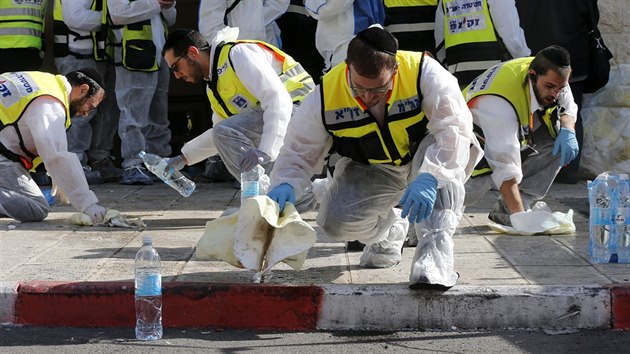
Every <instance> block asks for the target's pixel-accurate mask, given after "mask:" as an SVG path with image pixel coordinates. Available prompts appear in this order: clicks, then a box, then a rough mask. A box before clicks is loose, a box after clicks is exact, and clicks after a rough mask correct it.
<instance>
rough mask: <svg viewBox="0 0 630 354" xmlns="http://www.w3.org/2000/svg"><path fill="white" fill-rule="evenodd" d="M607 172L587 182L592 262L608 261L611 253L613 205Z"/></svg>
mask: <svg viewBox="0 0 630 354" xmlns="http://www.w3.org/2000/svg"><path fill="white" fill-rule="evenodd" d="M611 181H612V178H611V177H610V176H608V174H600V175H599V176H597V178H596V179H595V180H594V181H589V182H588V199H589V206H590V218H589V236H590V242H589V253H590V256H591V261H592V262H594V263H608V262H610V257H611V256H612V254H613V250H612V244H611V241H612V240H611V237H610V236H611V231H612V230H613V206H612V198H611V189H610V188H609V183H610V182H611Z"/></svg>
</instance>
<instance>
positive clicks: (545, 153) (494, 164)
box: [464, 45, 579, 226]
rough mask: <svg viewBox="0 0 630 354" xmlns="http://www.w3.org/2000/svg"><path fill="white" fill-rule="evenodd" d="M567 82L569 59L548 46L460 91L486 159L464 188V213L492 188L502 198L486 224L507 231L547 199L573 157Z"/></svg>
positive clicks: (573, 106)
mask: <svg viewBox="0 0 630 354" xmlns="http://www.w3.org/2000/svg"><path fill="white" fill-rule="evenodd" d="M570 76H571V66H570V56H569V52H568V51H567V50H566V49H564V48H562V47H560V46H556V45H553V46H550V47H547V48H544V49H542V50H541V51H540V52H538V54H537V55H536V56H535V57H527V58H519V59H514V60H510V61H507V62H505V63H502V64H499V65H496V66H494V67H492V68H490V69H488V70H486V72H484V73H483V74H482V75H480V76H478V77H477V78H476V79H474V80H473V81H472V82H471V83H470V85H468V87H466V89H465V90H464V97H465V99H466V101H467V102H468V107H469V108H470V111H471V112H472V114H473V120H474V124H475V133H476V134H477V135H478V137H479V140H480V142H481V143H482V145H484V152H485V154H484V155H485V157H484V160H482V161H481V162H480V163H479V164H478V165H477V167H476V169H475V172H474V173H473V177H472V178H471V179H470V180H469V181H468V182H467V183H466V202H465V204H466V205H468V204H472V203H473V202H474V201H476V200H479V199H481V196H482V195H483V194H485V193H486V192H487V191H488V190H490V189H491V188H492V186H493V185H494V187H495V188H497V189H498V190H499V192H500V197H499V200H498V201H497V203H496V204H495V205H494V207H493V208H492V210H491V211H490V214H489V215H488V218H489V219H490V220H491V221H494V222H496V223H499V224H502V225H508V226H511V225H512V222H511V218H512V217H513V216H514V215H515V214H516V213H521V212H525V211H527V210H528V209H529V207H530V206H531V203H532V202H534V201H535V200H537V199H542V198H543V197H544V196H545V194H547V191H548V190H549V187H550V186H551V184H552V183H553V180H554V178H555V176H556V174H557V173H558V171H559V170H560V168H561V167H562V166H564V165H566V164H568V163H569V162H571V160H573V159H575V157H576V156H577V154H578V151H579V148H578V143H577V140H576V137H575V117H576V115H577V105H576V104H575V102H574V99H573V95H572V93H571V89H570V87H569V85H568V83H569V77H570Z"/></svg>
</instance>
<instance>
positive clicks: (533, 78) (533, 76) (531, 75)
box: [527, 69, 536, 81]
mask: <svg viewBox="0 0 630 354" xmlns="http://www.w3.org/2000/svg"><path fill="white" fill-rule="evenodd" d="M527 76H528V77H529V80H530V81H536V72H535V71H534V70H533V69H529V70H528V71H527Z"/></svg>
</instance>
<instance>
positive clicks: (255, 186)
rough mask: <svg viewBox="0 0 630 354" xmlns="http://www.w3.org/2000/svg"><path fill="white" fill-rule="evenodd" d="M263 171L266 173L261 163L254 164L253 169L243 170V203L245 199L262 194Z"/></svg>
mask: <svg viewBox="0 0 630 354" xmlns="http://www.w3.org/2000/svg"><path fill="white" fill-rule="evenodd" d="M261 170H262V171H261ZM262 173H264V169H263V168H262V166H260V165H256V166H254V168H252V169H251V170H248V171H245V172H241V205H243V202H244V201H245V199H248V198H251V197H255V196H257V195H259V194H260V176H261V175H262Z"/></svg>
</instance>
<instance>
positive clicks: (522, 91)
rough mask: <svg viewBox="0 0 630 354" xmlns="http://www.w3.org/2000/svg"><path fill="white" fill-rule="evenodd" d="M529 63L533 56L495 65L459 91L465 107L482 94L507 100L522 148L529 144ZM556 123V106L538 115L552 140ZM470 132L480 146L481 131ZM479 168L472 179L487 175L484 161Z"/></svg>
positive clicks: (555, 130)
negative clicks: (516, 118) (516, 124)
mask: <svg viewBox="0 0 630 354" xmlns="http://www.w3.org/2000/svg"><path fill="white" fill-rule="evenodd" d="M532 60H534V58H533V57H526V58H518V59H513V60H510V61H506V62H504V63H501V64H499V65H495V66H493V67H492V68H490V69H488V70H486V71H485V72H484V73H483V74H482V75H480V76H478V77H477V78H476V79H475V80H473V81H472V82H471V83H470V84H469V85H468V86H467V87H466V88H465V89H464V91H463V94H464V99H465V100H466V102H467V103H468V106H471V105H472V104H473V102H474V100H475V99H476V98H477V97H479V96H483V95H493V96H498V97H501V98H503V99H505V100H506V101H508V102H509V103H510V105H511V106H512V108H513V109H514V112H515V113H516V115H517V117H518V121H519V125H520V129H519V140H520V142H521V146H523V147H525V146H527V145H529V144H530V143H531V139H530V136H531V126H532V122H531V119H533V117H532V114H531V108H530V103H531V93H530V89H529V85H528V82H529V80H528V78H527V73H528V70H529V66H530V64H531V62H532ZM557 120H558V106H557V105H554V106H552V107H548V108H547V109H546V110H545V112H544V113H543V114H542V123H543V124H544V125H545V126H546V127H547V130H548V131H549V134H550V135H551V136H552V137H553V138H555V137H556V136H557V127H556V122H557ZM474 130H475V133H476V134H477V135H478V137H479V138H480V139H479V141H480V142H481V144H482V146H483V145H484V141H485V140H484V139H483V132H482V131H481V129H480V128H479V127H477V126H475V129H474ZM523 158H524V157H523ZM482 165H483V166H484V167H483V168H477V169H476V170H475V172H473V177H475V176H479V175H482V174H486V173H489V172H490V168H489V167H488V166H486V165H487V163H485V159H484V160H482ZM479 166H481V165H479ZM479 166H478V167H479Z"/></svg>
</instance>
